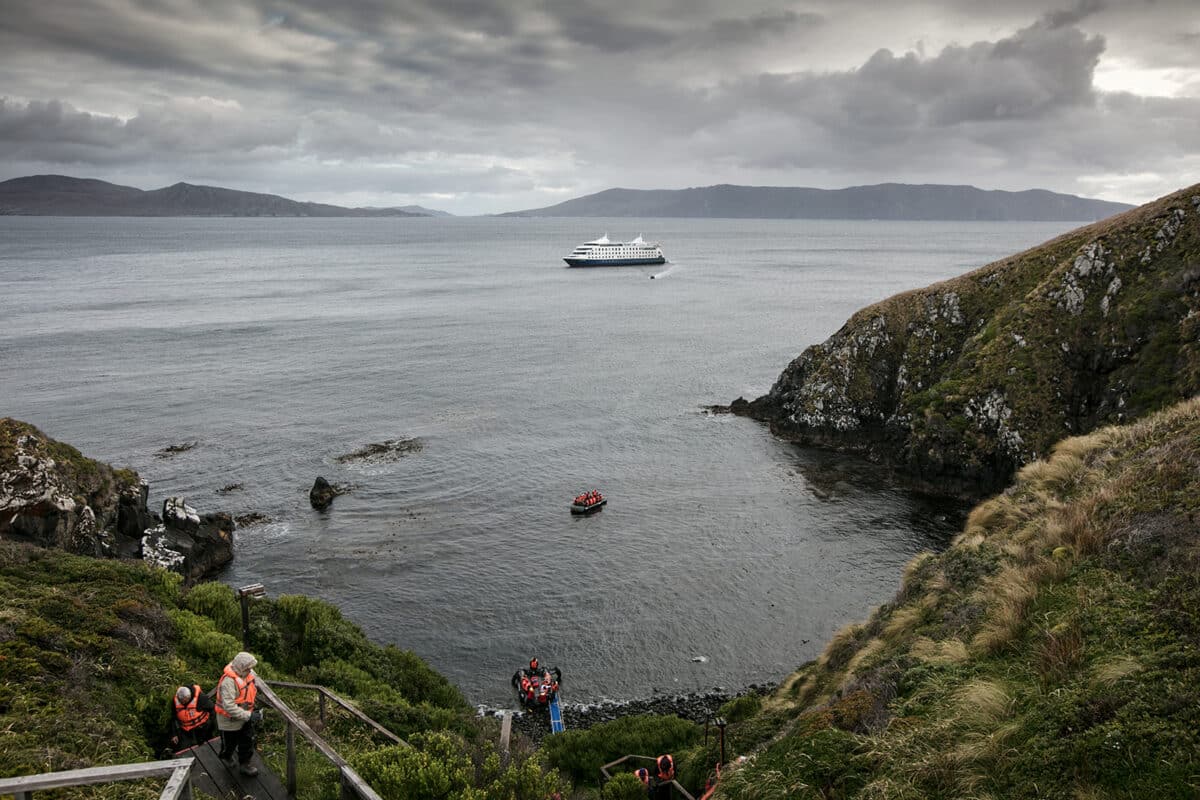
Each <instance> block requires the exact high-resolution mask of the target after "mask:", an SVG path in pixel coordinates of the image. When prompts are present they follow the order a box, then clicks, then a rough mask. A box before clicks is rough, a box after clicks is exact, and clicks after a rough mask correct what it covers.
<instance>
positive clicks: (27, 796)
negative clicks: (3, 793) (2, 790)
mask: <svg viewBox="0 0 1200 800" xmlns="http://www.w3.org/2000/svg"><path fill="white" fill-rule="evenodd" d="M13 800H33V792H17V793H16V794H14V795H13Z"/></svg>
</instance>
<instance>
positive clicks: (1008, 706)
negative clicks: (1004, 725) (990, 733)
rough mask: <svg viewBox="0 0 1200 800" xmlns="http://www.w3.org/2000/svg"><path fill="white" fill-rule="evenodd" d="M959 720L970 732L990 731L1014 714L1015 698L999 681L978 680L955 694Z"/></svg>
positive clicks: (966, 684) (967, 684)
mask: <svg viewBox="0 0 1200 800" xmlns="http://www.w3.org/2000/svg"><path fill="white" fill-rule="evenodd" d="M954 705H955V708H956V712H957V718H958V720H959V722H960V723H962V725H963V726H964V727H966V728H967V729H968V730H975V731H979V730H990V729H993V728H995V727H996V726H997V724H998V723H999V722H1000V721H1002V720H1004V719H1006V718H1007V717H1008V716H1009V715H1010V714H1011V713H1012V707H1013V698H1012V695H1010V694H1009V691H1008V689H1007V688H1006V687H1005V686H1004V685H1003V684H1001V683H999V682H997V681H992V680H987V679H986V678H976V679H975V680H972V681H968V682H967V683H965V684H964V685H963V686H961V687H960V688H959V689H958V691H956V692H955V693H954Z"/></svg>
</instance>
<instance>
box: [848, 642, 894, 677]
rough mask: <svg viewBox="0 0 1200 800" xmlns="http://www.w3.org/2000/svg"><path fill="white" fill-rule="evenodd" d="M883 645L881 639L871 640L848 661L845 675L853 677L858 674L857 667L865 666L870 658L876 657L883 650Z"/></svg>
mask: <svg viewBox="0 0 1200 800" xmlns="http://www.w3.org/2000/svg"><path fill="white" fill-rule="evenodd" d="M884 646H885V643H884V641H883V640H882V639H872V640H871V641H869V642H867V643H866V644H865V645H863V646H862V647H860V648H859V650H858V652H857V653H855V654H854V657H853V658H851V659H850V663H849V664H847V665H846V674H847V675H854V674H855V673H857V672H858V669H859V667H861V666H862V665H863V664H865V663H866V662H867V661H868V660H869V659H870V658H871V657H872V656H875V655H878V654H879V653H880V652H881V651H882V650H883V649H884Z"/></svg>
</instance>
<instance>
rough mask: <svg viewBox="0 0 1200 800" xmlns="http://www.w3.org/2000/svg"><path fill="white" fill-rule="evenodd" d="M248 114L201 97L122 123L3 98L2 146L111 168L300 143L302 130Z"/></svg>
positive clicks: (52, 104) (57, 105)
mask: <svg viewBox="0 0 1200 800" xmlns="http://www.w3.org/2000/svg"><path fill="white" fill-rule="evenodd" d="M241 111H242V110H241V109H240V108H237V107H236V106H233V105H231V104H228V103H220V102H218V101H214V100H212V99H211V98H198V99H190V100H177V101H173V102H171V103H168V104H166V105H164V106H160V107H155V108H151V109H148V110H145V111H143V112H141V113H139V114H138V115H137V116H135V117H133V118H131V119H128V120H122V119H119V118H116V117H110V116H103V115H99V114H91V113H88V112H85V111H80V110H78V109H76V108H73V107H72V106H71V105H69V104H67V103H62V102H59V101H57V100H52V101H49V102H41V101H36V100H35V101H31V102H29V103H26V104H19V103H15V102H13V101H11V100H6V99H4V98H0V148H2V149H3V152H4V153H5V155H6V157H7V158H12V159H27V160H37V161H46V162H60V163H64V164H110V165H111V164H121V163H136V162H138V161H140V160H144V159H146V158H155V157H159V156H161V155H162V154H171V155H175V156H179V157H188V156H197V155H204V154H208V155H214V156H221V157H227V158H230V159H240V158H246V157H250V156H252V155H253V154H254V153H256V152H260V151H264V150H273V149H277V148H287V147H289V146H290V145H292V144H293V143H294V141H295V139H296V133H297V129H296V128H295V126H294V125H293V124H292V123H290V122H287V121H274V122H272V121H271V120H266V119H255V120H251V119H248V118H247V117H246V115H245V114H243V113H241Z"/></svg>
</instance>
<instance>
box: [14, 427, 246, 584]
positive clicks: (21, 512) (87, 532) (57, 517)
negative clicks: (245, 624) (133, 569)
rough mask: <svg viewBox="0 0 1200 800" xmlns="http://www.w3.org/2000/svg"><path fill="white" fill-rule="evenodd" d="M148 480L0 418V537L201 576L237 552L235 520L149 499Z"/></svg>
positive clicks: (178, 503) (174, 502) (172, 501)
mask: <svg viewBox="0 0 1200 800" xmlns="http://www.w3.org/2000/svg"><path fill="white" fill-rule="evenodd" d="M149 493H150V487H149V485H148V484H147V483H146V482H145V481H143V480H141V479H140V478H139V477H138V475H137V473H136V472H134V471H133V470H128V469H113V468H112V467H110V466H109V465H107V464H102V463H100V462H99V461H94V460H92V459H90V458H87V457H85V456H83V455H82V454H81V453H80V452H79V451H78V450H76V449H75V448H73V447H71V446H70V445H66V444H63V443H62V442H57V441H55V440H53V439H51V438H49V437H48V436H46V435H45V434H43V433H42V432H41V431H39V430H38V429H37V428H35V427H34V426H32V425H29V424H27V423H24V422H19V421H17V420H14V419H8V418H5V419H0V538H8V539H15V540H19V541H27V542H32V543H34V544H37V545H40V546H42V547H56V548H59V549H62V550H66V551H68V552H71V553H77V554H80V555H88V556H97V557H112V558H118V557H119V558H138V559H141V558H145V559H146V560H147V561H150V562H153V563H156V564H161V565H163V566H166V567H168V568H170V569H173V570H175V571H177V572H179V573H180V574H182V575H183V576H184V577H185V578H186V579H188V580H189V581H192V580H197V579H199V578H201V577H204V576H206V575H209V574H211V573H212V572H214V571H216V570H218V569H220V568H221V567H222V566H224V565H225V564H227V563H228V562H229V561H230V560H231V559H232V558H233V536H232V532H233V529H234V524H233V520H232V519H231V518H230V517H229V515H227V514H205V515H204V516H203V517H201V516H200V515H198V514H197V513H196V512H195V510H194V509H192V508H190V507H189V506H187V505H186V504H185V503H184V502H183V501H182V500H178V499H175V498H172V499H170V500H168V501H167V502H166V503H165V504H164V506H163V514H164V518H165V520H163V521H160V520H159V519H158V517H157V516H156V515H155V514H153V513H152V512H151V511H150V510H149V508H148V507H147V500H148V498H149Z"/></svg>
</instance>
